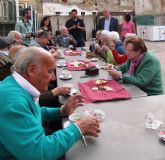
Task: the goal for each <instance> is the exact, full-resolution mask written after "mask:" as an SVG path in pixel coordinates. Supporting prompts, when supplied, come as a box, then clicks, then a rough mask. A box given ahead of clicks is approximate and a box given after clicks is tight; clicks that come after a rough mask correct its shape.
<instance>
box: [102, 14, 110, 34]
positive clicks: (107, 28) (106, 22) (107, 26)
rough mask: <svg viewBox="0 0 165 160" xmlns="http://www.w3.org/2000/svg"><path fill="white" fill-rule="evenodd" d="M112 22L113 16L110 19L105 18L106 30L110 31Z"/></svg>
mask: <svg viewBox="0 0 165 160" xmlns="http://www.w3.org/2000/svg"><path fill="white" fill-rule="evenodd" d="M110 21H111V16H109V18H105V22H104V30H107V31H109V27H110Z"/></svg>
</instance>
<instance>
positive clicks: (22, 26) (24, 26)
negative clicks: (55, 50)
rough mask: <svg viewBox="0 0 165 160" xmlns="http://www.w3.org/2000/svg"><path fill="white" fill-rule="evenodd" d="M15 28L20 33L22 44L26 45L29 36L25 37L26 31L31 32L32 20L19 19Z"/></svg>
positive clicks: (29, 39) (28, 41)
mask: <svg viewBox="0 0 165 160" xmlns="http://www.w3.org/2000/svg"><path fill="white" fill-rule="evenodd" d="M15 30H16V31H18V32H20V33H21V34H22V44H24V45H27V46H28V44H29V43H30V41H31V38H26V33H32V32H33V24H32V21H30V20H29V22H28V23H25V22H23V20H22V19H21V20H20V21H18V22H17V23H16V26H15Z"/></svg>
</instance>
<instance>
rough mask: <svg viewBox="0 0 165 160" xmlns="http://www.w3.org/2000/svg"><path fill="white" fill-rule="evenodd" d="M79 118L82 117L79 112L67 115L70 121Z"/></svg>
mask: <svg viewBox="0 0 165 160" xmlns="http://www.w3.org/2000/svg"><path fill="white" fill-rule="evenodd" d="M81 118H83V114H81V113H73V114H71V115H70V116H69V120H70V121H71V122H76V121H77V120H79V119H81Z"/></svg>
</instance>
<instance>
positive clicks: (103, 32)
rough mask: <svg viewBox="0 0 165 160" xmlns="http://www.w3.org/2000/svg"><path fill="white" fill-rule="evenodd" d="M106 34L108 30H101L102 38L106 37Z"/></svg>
mask: <svg viewBox="0 0 165 160" xmlns="http://www.w3.org/2000/svg"><path fill="white" fill-rule="evenodd" d="M108 35H109V31H107V30H102V31H101V37H102V38H106V37H108Z"/></svg>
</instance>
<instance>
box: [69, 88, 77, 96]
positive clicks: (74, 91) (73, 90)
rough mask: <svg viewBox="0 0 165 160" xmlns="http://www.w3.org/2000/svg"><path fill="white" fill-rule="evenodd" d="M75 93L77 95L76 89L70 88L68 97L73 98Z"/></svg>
mask: <svg viewBox="0 0 165 160" xmlns="http://www.w3.org/2000/svg"><path fill="white" fill-rule="evenodd" d="M76 93H77V89H76V88H72V89H71V91H70V93H69V95H70V96H73V95H74V94H76Z"/></svg>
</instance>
